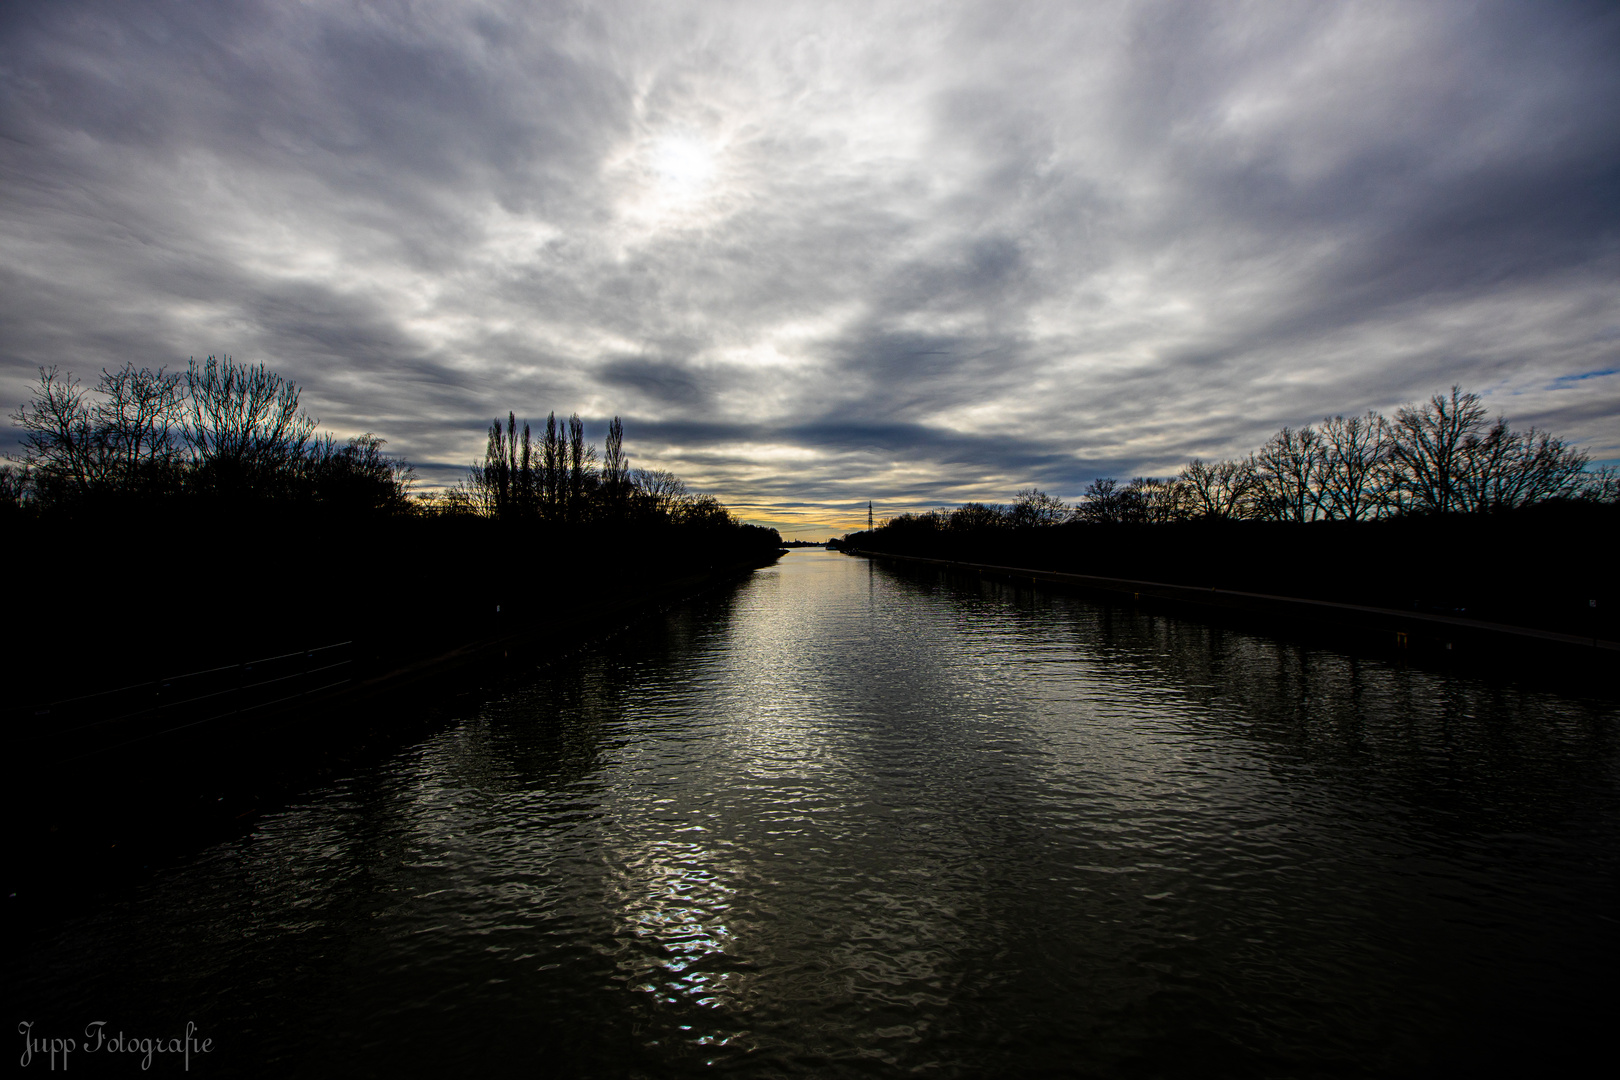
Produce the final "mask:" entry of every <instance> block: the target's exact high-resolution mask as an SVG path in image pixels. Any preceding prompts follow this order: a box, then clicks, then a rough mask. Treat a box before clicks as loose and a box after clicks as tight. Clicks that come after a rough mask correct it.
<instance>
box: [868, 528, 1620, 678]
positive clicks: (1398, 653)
mask: <svg viewBox="0 0 1620 1080" xmlns="http://www.w3.org/2000/svg"><path fill="white" fill-rule="evenodd" d="M844 550H845V554H847V555H851V556H855V557H859V558H867V559H872V560H875V561H879V560H880V561H884V562H889V563H893V564H899V565H898V566H896V569H903V570H909V571H911V572H922V571H926V570H933V571H938V572H942V573H948V574H959V575H962V576H964V577H970V578H972V579H974V580H980V581H991V582H1002V583H1006V584H1009V585H1011V586H1013V587H1015V588H1018V587H1022V588H1033V587H1038V588H1045V589H1053V590H1056V591H1060V592H1072V593H1076V594H1080V595H1083V596H1086V597H1088V598H1091V599H1093V600H1096V601H1099V602H1101V603H1104V604H1109V605H1114V604H1122V605H1124V606H1125V607H1126V608H1133V609H1142V610H1145V611H1149V612H1152V611H1158V612H1163V613H1164V614H1167V615H1171V616H1173V617H1176V618H1183V619H1191V620H1194V621H1197V622H1202V623H1205V624H1209V625H1213V626H1223V625H1224V626H1231V627H1234V628H1237V629H1241V630H1244V631H1247V632H1251V633H1259V634H1265V635H1270V636H1278V635H1281V636H1285V637H1289V638H1295V639H1298V640H1301V641H1303V642H1306V643H1309V644H1313V645H1321V646H1324V647H1328V648H1334V649H1342V650H1346V651H1350V652H1355V653H1361V654H1370V655H1374V656H1378V657H1381V658H1384V659H1388V660H1392V661H1395V662H1397V663H1403V664H1404V663H1412V664H1415V665H1419V666H1423V667H1431V668H1434V669H1436V670H1444V671H1447V672H1450V673H1455V674H1463V675H1474V676H1479V677H1485V678H1490V679H1494V680H1500V679H1504V678H1505V679H1508V680H1511V681H1514V682H1525V683H1529V684H1533V685H1545V686H1547V687H1550V688H1553V689H1556V690H1558V691H1560V692H1564V693H1577V694H1583V695H1590V696H1595V697H1602V698H1612V697H1614V696H1615V694H1616V693H1617V692H1620V690H1617V686H1616V683H1615V681H1614V673H1615V671H1616V669H1617V668H1620V642H1614V641H1608V640H1604V639H1592V638H1581V637H1577V636H1575V635H1568V634H1559V633H1555V632H1550V631H1544V630H1539V629H1535V628H1531V627H1519V626H1511V625H1505V624H1494V623H1487V622H1484V621H1481V620H1470V619H1462V618H1456V617H1453V616H1446V615H1437V614H1433V613H1427V612H1421V611H1403V610H1398V609H1389V608H1373V607H1367V606H1362V605H1354V604H1341V603H1335V602H1331V601H1319V600H1312V599H1307V598H1300V597H1286V596H1271V595H1264V594H1256V593H1247V592H1242V591H1238V590H1230V589H1221V588H1215V587H1210V586H1186V585H1177V584H1170V583H1164V582H1147V581H1138V580H1132V579H1121V578H1108V577H1100V576H1096V575H1086V574H1074V573H1067V572H1062V571H1053V570H1044V569H1032V568H1025V567H1009V566H996V565H989V564H982V563H972V562H966V561H962V560H955V559H933V558H926V557H922V556H916V555H901V554H896V553H893V552H885V551H877V550H872V549H867V548H853V547H852V548H846V549H844Z"/></svg>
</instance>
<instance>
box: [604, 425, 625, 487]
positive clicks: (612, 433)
mask: <svg viewBox="0 0 1620 1080" xmlns="http://www.w3.org/2000/svg"><path fill="white" fill-rule="evenodd" d="M629 475H630V467H629V459H628V458H626V457H625V456H624V424H623V423H622V422H620V420H619V418H618V417H617V416H615V417H614V418H613V419H612V420H611V421H610V422H609V423H608V430H607V439H606V441H605V442H604V443H603V445H602V486H603V488H604V489H605V490H606V491H607V495H608V498H609V499H610V500H612V501H614V502H615V503H617V502H620V501H622V500H623V498H624V490H625V484H626V482H627V481H628V479H629Z"/></svg>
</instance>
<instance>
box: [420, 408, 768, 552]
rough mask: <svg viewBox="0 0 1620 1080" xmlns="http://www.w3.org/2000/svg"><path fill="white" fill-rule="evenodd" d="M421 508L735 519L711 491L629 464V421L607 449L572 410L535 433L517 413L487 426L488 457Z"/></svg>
mask: <svg viewBox="0 0 1620 1080" xmlns="http://www.w3.org/2000/svg"><path fill="white" fill-rule="evenodd" d="M423 507H424V509H427V510H429V511H431V512H436V513H441V514H461V515H477V516H481V517H488V518H493V519H495V520H498V521H527V522H541V523H547V524H554V525H584V524H589V523H592V522H624V523H634V524H640V525H658V524H665V525H677V526H686V527H699V528H715V527H731V526H736V525H737V524H738V522H737V521H736V519H734V518H733V517H732V515H731V512H730V511H729V510H727V509H726V508H725V507H724V506H723V505H721V503H720V501H719V500H718V499H716V498H715V497H714V496H713V495H703V494H698V493H696V492H692V491H690V490H689V489H688V488H687V486H686V484H685V482H684V481H682V480H681V479H680V478H679V477H677V476H676V475H675V474H674V473H671V472H669V471H667V470H664V469H639V468H638V469H632V468H630V459H629V457H628V455H626V453H625V451H624V424H623V422H622V421H620V419H619V418H618V417H616V416H615V417H614V418H613V419H612V420H611V421H610V422H609V423H608V430H607V437H606V439H605V440H604V442H603V447H602V452H601V453H600V454H598V453H597V449H596V447H595V446H593V445H592V444H590V443H588V442H586V441H585V424H584V421H582V420H581V419H580V418H579V414H578V413H575V414H573V415H571V416H569V417H568V418H567V419H566V420H558V419H557V414H556V413H555V412H552V413H549V414H547V416H546V423H545V427H544V428H543V429H542V431H541V433H540V435H539V436H538V437H536V436H535V435H534V433H533V430H532V428H531V427H530V425H529V422H528V421H527V420H525V421H523V422H522V423H521V424H520V423H519V421H518V419H517V415H516V413H514V412H508V413H507V414H506V421H505V423H504V424H503V423H502V421H501V420H500V419H499V418H498V417H497V418H496V420H495V421H494V422H493V423H492V424H491V425H490V428H489V437H488V440H487V442H486V444H485V448H484V460H483V461H482V462H481V463H478V464H474V465H473V466H471V468H470V469H469V470H468V475H467V477H466V478H465V479H463V480H462V481H460V482H458V483H457V484H454V485H452V486H451V487H450V488H448V489H447V490H445V491H443V492H439V493H437V494H435V495H433V496H430V497H428V498H427V499H426V500H424V502H423Z"/></svg>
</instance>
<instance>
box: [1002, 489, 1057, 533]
mask: <svg viewBox="0 0 1620 1080" xmlns="http://www.w3.org/2000/svg"><path fill="white" fill-rule="evenodd" d="M1007 517H1008V521H1009V523H1010V524H1011V525H1012V526H1014V527H1015V528H1026V529H1027V528H1043V527H1045V526H1048V525H1061V524H1062V523H1063V522H1065V521H1067V520H1068V518H1069V508H1068V507H1067V506H1066V505H1064V502H1063V500H1062V499H1058V498H1054V497H1053V496H1051V495H1048V494H1047V493H1046V492H1044V491H1042V490H1040V489H1039V488H1024V489H1023V490H1022V491H1020V492H1018V494H1017V496H1016V497H1015V498H1014V499H1013V503H1012V506H1010V507H1009V508H1008V511H1007Z"/></svg>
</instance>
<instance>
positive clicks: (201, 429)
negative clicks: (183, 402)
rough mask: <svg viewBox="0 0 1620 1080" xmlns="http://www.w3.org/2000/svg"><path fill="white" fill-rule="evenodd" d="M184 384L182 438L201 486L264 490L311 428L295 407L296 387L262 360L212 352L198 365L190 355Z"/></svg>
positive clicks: (291, 458)
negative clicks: (187, 407) (245, 361)
mask: <svg viewBox="0 0 1620 1080" xmlns="http://www.w3.org/2000/svg"><path fill="white" fill-rule="evenodd" d="M186 389H187V395H188V397H189V399H190V403H191V411H190V417H189V423H188V424H187V426H186V428H185V440H186V442H187V444H188V445H189V446H190V447H191V450H192V453H193V455H194V456H195V466H196V469H197V470H198V471H199V472H200V473H201V474H202V476H201V478H202V482H203V484H204V486H205V487H207V488H210V489H212V490H215V491H226V490H230V491H239V492H244V493H245V492H247V491H256V492H258V493H260V494H267V493H268V488H269V487H270V486H271V485H272V484H273V483H274V482H275V481H276V480H277V479H278V478H279V477H281V476H283V475H284V474H285V473H286V471H287V470H288V468H289V466H291V465H292V464H293V463H294V462H295V461H296V460H297V459H298V457H299V456H300V455H301V454H302V453H303V452H304V449H305V447H306V446H307V445H308V443H309V439H310V436H311V435H312V434H313V433H314V431H315V421H314V420H312V419H310V417H309V416H308V414H306V413H305V412H303V410H301V409H300V408H299V407H298V387H297V386H295V385H294V384H293V383H291V382H289V381H288V380H286V379H284V378H282V377H281V376H280V375H277V374H275V373H274V372H271V371H268V370H266V368H265V366H264V365H263V364H256V365H252V366H247V365H242V364H237V363H235V362H233V361H232V360H231V358H230V357H228V356H227V357H224V358H223V359H216V358H214V357H212V356H210V357H209V358H208V359H207V360H206V361H205V362H204V363H203V365H202V366H201V367H199V366H198V365H197V362H196V361H195V360H193V361H192V362H191V365H190V367H189V368H188V369H187V371H186Z"/></svg>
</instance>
